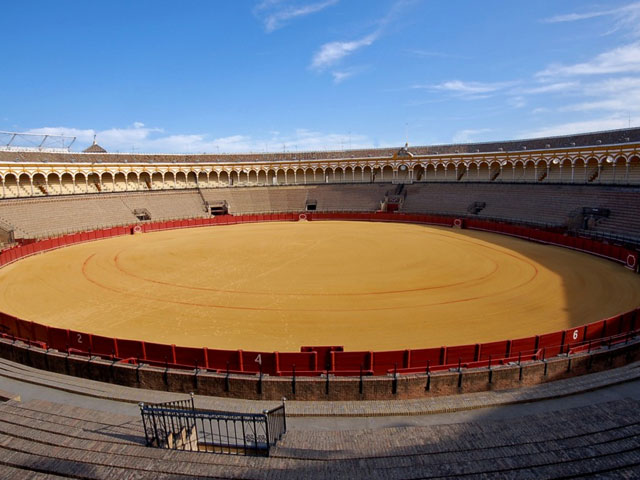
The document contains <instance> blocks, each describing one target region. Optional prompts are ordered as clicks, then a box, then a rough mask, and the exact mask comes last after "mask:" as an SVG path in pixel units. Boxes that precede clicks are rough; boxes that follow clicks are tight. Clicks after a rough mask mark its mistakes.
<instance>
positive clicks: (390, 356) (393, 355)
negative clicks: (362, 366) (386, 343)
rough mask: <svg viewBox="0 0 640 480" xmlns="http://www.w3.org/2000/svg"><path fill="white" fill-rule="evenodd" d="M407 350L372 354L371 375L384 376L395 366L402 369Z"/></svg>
mask: <svg viewBox="0 0 640 480" xmlns="http://www.w3.org/2000/svg"><path fill="white" fill-rule="evenodd" d="M407 352H408V350H391V351H387V352H373V374H374V375H384V374H386V373H387V371H389V370H390V369H392V368H395V367H396V366H397V367H398V368H404V367H407V366H408V365H405V358H406V357H407V355H408V353H407Z"/></svg>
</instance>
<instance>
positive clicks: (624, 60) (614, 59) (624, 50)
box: [536, 42, 640, 78]
mask: <svg viewBox="0 0 640 480" xmlns="http://www.w3.org/2000/svg"><path fill="white" fill-rule="evenodd" d="M637 72H640V42H636V43H631V44H628V45H623V46H621V47H618V48H614V49H613V50H609V51H607V52H604V53H601V54H599V55H598V56H596V57H595V58H594V59H592V60H590V61H588V62H583V63H576V64H574V65H560V64H556V65H551V66H549V67H548V68H546V69H545V70H543V71H541V72H538V73H537V74H536V76H537V77H539V78H545V77H567V76H579V75H602V74H615V73H637Z"/></svg>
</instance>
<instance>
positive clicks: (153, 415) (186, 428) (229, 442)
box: [140, 394, 287, 456]
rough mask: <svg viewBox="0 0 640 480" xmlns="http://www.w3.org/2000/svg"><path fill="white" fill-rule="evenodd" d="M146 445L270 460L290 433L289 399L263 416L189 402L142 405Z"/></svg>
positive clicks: (191, 400) (264, 412)
mask: <svg viewBox="0 0 640 480" xmlns="http://www.w3.org/2000/svg"><path fill="white" fill-rule="evenodd" d="M140 413H141V415H142V424H143V427H144V434H145V440H146V444H147V446H149V447H158V448H168V449H173V450H185V451H196V452H208V453H222V454H228V455H254V456H255V455H257V456H269V452H270V449H271V447H272V446H274V445H275V444H276V443H277V442H278V440H280V439H281V438H282V435H284V434H285V433H286V431H287V420H286V412H285V399H284V398H283V399H282V405H279V406H277V407H275V408H272V409H271V410H264V411H263V412H262V413H235V412H219V411H206V410H196V409H195V405H194V401H193V394H191V396H190V398H189V399H186V400H177V401H173V402H166V403H156V404H144V403H140Z"/></svg>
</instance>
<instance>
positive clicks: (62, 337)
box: [47, 327, 69, 352]
mask: <svg viewBox="0 0 640 480" xmlns="http://www.w3.org/2000/svg"><path fill="white" fill-rule="evenodd" d="M47 343H48V344H49V345H50V346H51V348H55V349H56V350H60V351H61V352H65V351H66V350H67V347H68V346H69V330H65V329H62V328H55V327H49V341H48V342H47Z"/></svg>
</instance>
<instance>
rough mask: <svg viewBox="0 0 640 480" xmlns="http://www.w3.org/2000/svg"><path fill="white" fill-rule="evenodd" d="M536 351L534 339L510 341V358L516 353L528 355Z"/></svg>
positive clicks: (526, 338)
mask: <svg viewBox="0 0 640 480" xmlns="http://www.w3.org/2000/svg"><path fill="white" fill-rule="evenodd" d="M535 350H536V337H525V338H517V339H515V340H511V351H510V353H509V355H510V356H512V357H514V356H516V355H518V353H522V354H523V355H524V354H528V353H531V352H533V351H535Z"/></svg>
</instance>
